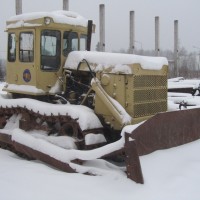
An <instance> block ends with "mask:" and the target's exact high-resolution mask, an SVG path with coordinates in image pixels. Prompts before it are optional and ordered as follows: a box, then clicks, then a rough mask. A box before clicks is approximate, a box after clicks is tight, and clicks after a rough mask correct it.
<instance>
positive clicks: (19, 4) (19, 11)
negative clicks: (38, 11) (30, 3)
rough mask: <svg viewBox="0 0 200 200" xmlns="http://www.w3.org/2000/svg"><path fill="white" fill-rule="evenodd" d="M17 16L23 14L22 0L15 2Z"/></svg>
mask: <svg viewBox="0 0 200 200" xmlns="http://www.w3.org/2000/svg"><path fill="white" fill-rule="evenodd" d="M15 10H16V15H20V14H22V0H15Z"/></svg>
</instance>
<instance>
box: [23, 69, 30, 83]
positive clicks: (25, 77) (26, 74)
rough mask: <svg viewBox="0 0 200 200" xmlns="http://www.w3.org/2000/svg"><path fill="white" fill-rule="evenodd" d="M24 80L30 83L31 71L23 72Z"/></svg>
mask: <svg viewBox="0 0 200 200" xmlns="http://www.w3.org/2000/svg"><path fill="white" fill-rule="evenodd" d="M23 79H24V81H25V82H29V81H30V80H31V72H30V70H29V69H25V70H24V72H23Z"/></svg>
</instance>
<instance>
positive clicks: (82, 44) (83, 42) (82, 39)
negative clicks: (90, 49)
mask: <svg viewBox="0 0 200 200" xmlns="http://www.w3.org/2000/svg"><path fill="white" fill-rule="evenodd" d="M86 49H87V35H81V37H80V50H81V51H85V50H86Z"/></svg>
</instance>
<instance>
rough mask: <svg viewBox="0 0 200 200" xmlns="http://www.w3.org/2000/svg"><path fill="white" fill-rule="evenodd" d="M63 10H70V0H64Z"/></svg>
mask: <svg viewBox="0 0 200 200" xmlns="http://www.w3.org/2000/svg"><path fill="white" fill-rule="evenodd" d="M63 10H69V0H63Z"/></svg>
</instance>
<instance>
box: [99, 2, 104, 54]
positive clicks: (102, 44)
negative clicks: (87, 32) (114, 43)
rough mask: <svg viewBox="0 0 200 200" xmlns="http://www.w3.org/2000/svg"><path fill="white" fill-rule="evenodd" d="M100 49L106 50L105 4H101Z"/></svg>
mask: <svg viewBox="0 0 200 200" xmlns="http://www.w3.org/2000/svg"><path fill="white" fill-rule="evenodd" d="M99 26H100V27H99V30H100V32H99V37H100V40H99V47H100V48H99V49H100V51H102V52H104V51H105V5H104V4H100V5H99Z"/></svg>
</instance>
